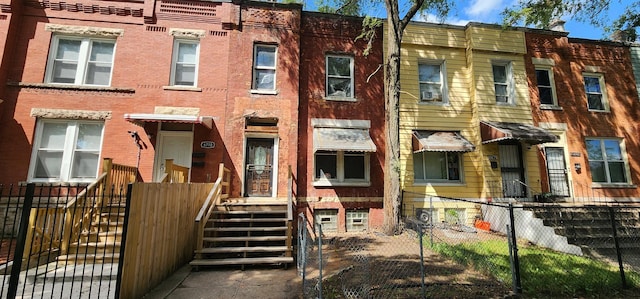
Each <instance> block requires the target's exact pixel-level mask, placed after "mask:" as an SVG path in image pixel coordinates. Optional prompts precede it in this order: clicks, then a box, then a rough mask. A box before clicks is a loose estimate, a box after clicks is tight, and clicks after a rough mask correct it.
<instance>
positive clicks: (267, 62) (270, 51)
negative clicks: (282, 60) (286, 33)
mask: <svg viewBox="0 0 640 299" xmlns="http://www.w3.org/2000/svg"><path fill="white" fill-rule="evenodd" d="M253 52H254V57H253V84H252V88H253V89H254V90H267V91H273V90H276V65H277V61H278V59H277V55H278V47H277V46H275V45H264V44H256V45H255V46H254V51H253Z"/></svg>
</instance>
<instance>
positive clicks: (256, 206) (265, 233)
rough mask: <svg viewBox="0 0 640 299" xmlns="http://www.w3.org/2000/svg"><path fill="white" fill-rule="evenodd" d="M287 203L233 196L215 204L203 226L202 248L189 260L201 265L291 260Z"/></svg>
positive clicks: (281, 262)
mask: <svg viewBox="0 0 640 299" xmlns="http://www.w3.org/2000/svg"><path fill="white" fill-rule="evenodd" d="M287 208H288V207H287V203H280V202H258V201H253V202H252V200H251V199H248V200H246V201H244V202H242V201H238V202H234V200H231V201H227V202H224V203H222V204H220V205H218V206H216V208H215V210H213V211H212V213H211V217H210V218H209V219H208V221H207V223H206V224H205V226H204V231H203V236H202V238H201V239H202V248H201V249H197V250H196V252H195V259H194V260H193V261H192V262H191V263H190V264H191V266H192V267H194V269H198V268H199V267H202V266H223V265H241V266H242V267H243V269H244V266H245V265H257V264H284V265H285V266H286V265H288V264H290V263H293V255H292V234H293V229H292V221H290V220H289V219H288V218H287V215H288V214H287Z"/></svg>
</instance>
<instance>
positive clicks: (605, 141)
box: [586, 138, 629, 184]
mask: <svg viewBox="0 0 640 299" xmlns="http://www.w3.org/2000/svg"><path fill="white" fill-rule="evenodd" d="M586 144H587V156H588V159H589V168H590V169H591V180H592V181H593V182H594V183H625V184H626V183H628V182H629V176H628V174H629V173H628V169H629V165H628V164H627V159H626V158H625V154H624V148H623V144H622V142H621V140H620V139H613V138H587V139H586Z"/></svg>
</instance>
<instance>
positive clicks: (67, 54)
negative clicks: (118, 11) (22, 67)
mask: <svg viewBox="0 0 640 299" xmlns="http://www.w3.org/2000/svg"><path fill="white" fill-rule="evenodd" d="M115 46H116V41H115V40H113V39H99V38H88V37H84V38H83V37H71V36H57V35H56V36H54V37H53V39H52V43H51V49H50V51H49V60H48V63H47V72H46V77H45V81H46V83H58V84H70V85H96V86H109V85H111V73H112V71H113V59H114V51H115Z"/></svg>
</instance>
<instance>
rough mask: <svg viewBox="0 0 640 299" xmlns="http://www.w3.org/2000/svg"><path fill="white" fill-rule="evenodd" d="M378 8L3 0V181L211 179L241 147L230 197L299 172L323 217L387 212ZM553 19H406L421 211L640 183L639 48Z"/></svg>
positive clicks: (306, 201) (407, 170) (410, 177)
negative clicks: (126, 171) (341, 11)
mask: <svg viewBox="0 0 640 299" xmlns="http://www.w3.org/2000/svg"><path fill="white" fill-rule="evenodd" d="M361 24H362V20H361V19H360V18H354V17H345V16H338V15H330V14H320V13H313V12H306V11H302V7H301V6H300V5H297V4H279V3H272V2H257V1H240V0H234V1H231V0H229V1H183V0H128V1H118V0H115V1H97V0H77V1H72V2H65V1H56V0H52V1H10V0H2V1H0V47H1V48H2V49H4V51H3V52H1V53H2V54H0V55H2V56H1V65H0V99H1V101H2V102H1V103H0V113H1V114H0V169H3V171H1V172H0V183H6V184H9V183H19V182H37V183H79V182H81V183H89V182H92V181H93V180H95V178H96V177H97V175H98V173H99V171H100V170H101V169H102V168H101V167H102V166H101V164H102V163H103V162H102V161H103V159H104V158H112V159H113V161H114V162H117V163H120V164H125V165H135V166H137V167H138V171H139V178H138V179H139V180H141V181H144V182H154V181H158V180H159V179H160V177H161V176H162V175H163V174H164V170H165V168H166V167H168V166H167V165H166V164H167V163H168V162H169V163H172V164H175V165H181V166H184V167H187V168H189V180H190V181H191V182H212V181H215V180H216V178H217V176H218V165H219V164H220V163H224V164H225V166H226V167H228V168H229V169H230V170H231V192H230V193H231V195H230V196H231V197H233V198H245V199H246V200H254V199H256V200H258V199H264V198H270V199H272V200H279V199H285V198H286V197H287V193H288V192H289V190H288V187H287V183H288V177H289V174H291V176H292V177H293V178H294V181H295V185H294V189H295V193H296V194H295V196H296V198H297V209H298V211H299V212H301V213H306V214H307V215H308V216H309V217H311V218H312V219H313V218H314V217H315V219H318V220H320V221H323V222H326V224H327V227H326V229H328V230H331V229H333V230H337V231H340V232H343V231H350V230H360V229H366V228H368V227H379V226H381V225H382V218H383V212H382V210H383V204H382V202H383V200H382V198H383V193H384V183H383V177H384V172H385V171H386V169H385V167H384V160H385V114H384V105H385V99H384V96H385V93H384V86H383V80H384V73H383V68H382V67H381V66H382V65H383V55H384V53H383V51H384V49H383V44H384V40H383V39H384V34H383V32H384V31H383V28H378V29H377V30H378V32H377V34H376V38H375V40H373V43H372V44H371V47H370V49H368V50H367V42H366V41H364V40H361V39H359V40H356V37H357V36H358V35H359V34H360V33H361V31H362V26H361ZM556 29H557V30H538V29H527V28H511V29H504V28H502V27H500V26H496V25H488V24H478V23H469V24H468V25H466V26H453V25H443V24H431V23H422V22H414V23H411V24H410V25H409V26H408V27H407V30H406V34H405V37H404V40H403V43H402V50H401V55H402V57H401V59H402V66H401V86H402V94H401V99H400V112H399V113H400V142H401V186H402V189H403V190H404V192H403V194H404V196H403V203H404V207H405V213H413V209H414V208H416V207H417V208H425V207H428V206H429V205H430V204H431V205H433V203H429V201H428V200H427V199H428V198H434V197H435V198H436V199H437V200H436V202H435V206H434V207H435V208H434V210H432V212H433V217H437V219H440V220H442V219H443V217H444V216H443V215H444V212H445V211H444V210H445V209H446V208H447V201H446V200H444V199H446V198H449V197H451V198H463V199H472V200H482V201H491V200H502V199H505V198H507V199H511V200H513V199H515V200H518V201H531V200H556V201H580V200H586V199H588V198H591V197H593V196H598V197H601V198H607V199H609V200H614V199H615V200H637V199H640V189H639V188H638V184H640V138H639V137H638V134H637V132H638V126H639V125H640V122H639V115H638V113H640V102H639V98H638V88H637V83H636V79H635V78H636V77H637V76H638V75H640V58H638V57H640V48H636V47H634V46H632V45H629V44H627V43H622V42H609V41H595V40H583V39H576V38H570V37H568V33H567V32H564V31H562V28H561V27H560V28H556ZM365 50H367V51H368V53H367V54H366V55H365ZM634 74H635V76H634ZM168 159H171V160H168ZM456 209H462V212H463V213H462V215H464V217H465V218H466V221H471V220H472V219H473V217H474V216H475V215H474V212H473V211H474V210H475V207H474V206H473V204H468V207H464V206H463V207H461V206H460V204H458V205H456ZM466 211H469V212H468V213H467V212H466Z"/></svg>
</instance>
